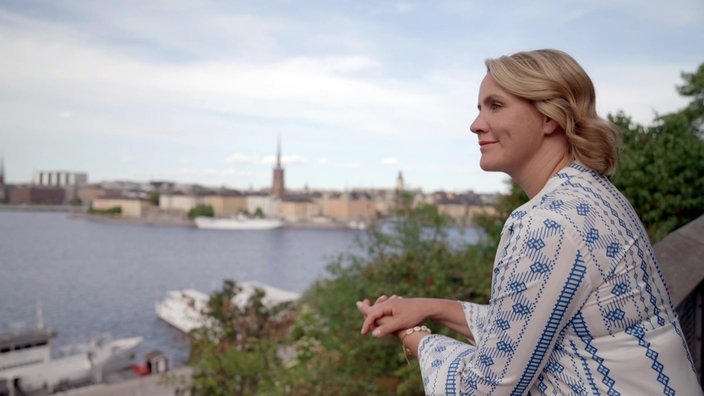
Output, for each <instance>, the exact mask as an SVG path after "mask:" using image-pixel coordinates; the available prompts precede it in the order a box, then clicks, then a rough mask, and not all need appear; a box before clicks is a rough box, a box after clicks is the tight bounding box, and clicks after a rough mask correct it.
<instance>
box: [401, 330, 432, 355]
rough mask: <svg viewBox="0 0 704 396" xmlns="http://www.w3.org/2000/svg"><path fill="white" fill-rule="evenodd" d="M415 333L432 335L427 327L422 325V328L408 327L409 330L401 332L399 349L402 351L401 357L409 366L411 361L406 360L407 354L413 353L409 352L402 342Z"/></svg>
mask: <svg viewBox="0 0 704 396" xmlns="http://www.w3.org/2000/svg"><path fill="white" fill-rule="evenodd" d="M417 332H423V333H428V334H433V332H432V331H430V329H429V328H428V326H425V325H423V326H414V327H410V328H408V329H406V331H404V332H403V334H402V335H401V349H403V356H404V357H405V358H406V363H408V364H411V360H410V359H408V354H409V353H413V351H411V350H410V349H408V347H406V344H405V343H404V342H403V341H404V340H405V339H406V337H408V336H409V335H411V334H413V333H417Z"/></svg>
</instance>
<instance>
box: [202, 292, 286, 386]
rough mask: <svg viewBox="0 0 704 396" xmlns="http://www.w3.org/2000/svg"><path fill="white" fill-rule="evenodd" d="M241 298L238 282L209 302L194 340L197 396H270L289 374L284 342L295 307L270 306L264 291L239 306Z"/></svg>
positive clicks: (217, 293) (218, 293)
mask: <svg viewBox="0 0 704 396" xmlns="http://www.w3.org/2000/svg"><path fill="white" fill-rule="evenodd" d="M241 293H242V288H241V287H240V286H239V285H237V283H236V282H234V281H232V280H225V281H224V282H223V287H222V289H221V290H218V291H216V292H214V293H213V294H212V295H211V296H210V299H209V300H208V306H207V309H206V312H204V314H205V317H206V319H205V321H204V324H205V325H204V326H203V327H201V328H199V329H196V330H194V331H193V332H192V334H191V353H190V357H189V365H190V366H192V367H193V369H194V373H193V376H192V386H191V392H192V394H193V395H223V396H225V395H228V396H229V395H262V394H269V393H270V392H271V390H272V389H273V387H274V384H275V383H276V382H277V380H278V378H277V377H278V376H279V375H281V373H282V372H283V371H284V368H283V363H284V360H283V359H282V355H284V352H285V351H286V350H285V348H282V345H283V344H282V341H283V339H284V338H285V335H286V334H287V329H288V328H289V327H290V323H291V321H292V317H291V305H292V304H291V303H284V304H279V305H275V306H267V305H265V304H264V300H263V299H264V297H265V296H266V295H265V293H264V291H262V290H256V291H255V293H253V294H252V295H251V296H250V297H249V299H248V300H247V301H246V302H244V303H238V300H237V299H236V297H237V296H238V295H240V294H241Z"/></svg>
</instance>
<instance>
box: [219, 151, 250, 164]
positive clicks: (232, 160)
mask: <svg viewBox="0 0 704 396" xmlns="http://www.w3.org/2000/svg"><path fill="white" fill-rule="evenodd" d="M225 162H226V163H228V164H251V163H253V162H254V161H253V160H252V158H251V157H250V156H248V155H246V154H240V153H234V154H232V155H230V156H229V157H227V158H225Z"/></svg>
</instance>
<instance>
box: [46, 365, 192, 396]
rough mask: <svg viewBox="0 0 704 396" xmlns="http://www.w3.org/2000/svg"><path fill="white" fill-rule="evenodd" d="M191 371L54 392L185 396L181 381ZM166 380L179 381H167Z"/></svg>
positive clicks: (89, 395)
mask: <svg viewBox="0 0 704 396" xmlns="http://www.w3.org/2000/svg"><path fill="white" fill-rule="evenodd" d="M191 373H192V369H191V368H190V367H181V368H178V369H175V370H171V371H168V372H165V373H161V374H152V375H147V376H144V377H137V378H132V379H127V380H123V381H118V382H113V383H110V382H109V383H103V384H96V385H91V386H86V387H82V388H76V389H71V390H68V391H62V392H56V393H54V395H64V396H147V395H148V396H187V395H189V394H190V392H189V390H188V386H187V385H186V384H185V383H184V381H183V379H190V377H191ZM167 378H172V379H179V380H172V381H169V384H168V385H167V384H166V383H165V381H167Z"/></svg>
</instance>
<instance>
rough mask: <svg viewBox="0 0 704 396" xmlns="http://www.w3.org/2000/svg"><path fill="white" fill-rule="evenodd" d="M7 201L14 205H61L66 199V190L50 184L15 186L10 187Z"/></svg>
mask: <svg viewBox="0 0 704 396" xmlns="http://www.w3.org/2000/svg"><path fill="white" fill-rule="evenodd" d="M8 190H9V191H8V192H9V194H8V199H7V202H8V203H10V204H14V205H21V204H29V205H61V204H63V203H64V202H65V201H66V190H65V189H64V188H61V187H49V186H13V187H12V188H10V189H8Z"/></svg>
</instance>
